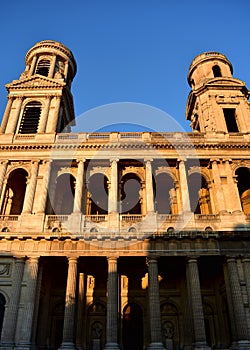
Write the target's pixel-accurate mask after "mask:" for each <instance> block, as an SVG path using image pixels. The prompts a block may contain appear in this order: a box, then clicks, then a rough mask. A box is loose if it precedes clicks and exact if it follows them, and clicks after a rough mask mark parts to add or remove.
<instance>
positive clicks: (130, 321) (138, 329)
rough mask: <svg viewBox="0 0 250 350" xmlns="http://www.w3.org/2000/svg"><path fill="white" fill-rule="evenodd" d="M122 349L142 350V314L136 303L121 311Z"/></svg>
mask: <svg viewBox="0 0 250 350" xmlns="http://www.w3.org/2000/svg"><path fill="white" fill-rule="evenodd" d="M123 349H124V350H143V314H142V309H141V308H140V306H139V305H137V304H136V303H130V304H128V305H126V306H125V308H124V310H123Z"/></svg>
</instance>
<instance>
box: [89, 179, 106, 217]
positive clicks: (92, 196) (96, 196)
mask: <svg viewBox="0 0 250 350" xmlns="http://www.w3.org/2000/svg"><path fill="white" fill-rule="evenodd" d="M87 195H88V198H87V207H86V214H87V215H98V214H103V215H104V214H107V213H108V179H107V177H106V176H105V175H104V174H101V173H99V174H94V175H92V176H91V177H90V178H89V182H88V194H87Z"/></svg>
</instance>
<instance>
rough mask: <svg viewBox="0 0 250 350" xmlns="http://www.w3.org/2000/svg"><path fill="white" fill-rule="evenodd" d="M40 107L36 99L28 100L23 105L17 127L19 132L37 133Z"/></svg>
mask: <svg viewBox="0 0 250 350" xmlns="http://www.w3.org/2000/svg"><path fill="white" fill-rule="evenodd" d="M41 107H42V105H41V103H40V102H37V101H34V102H30V103H28V104H27V105H26V106H25V109H24V112H23V116H22V120H21V124H20V127H19V134H35V133H37V130H38V124H39V120H40V115H41Z"/></svg>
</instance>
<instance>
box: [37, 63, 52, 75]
mask: <svg viewBox="0 0 250 350" xmlns="http://www.w3.org/2000/svg"><path fill="white" fill-rule="evenodd" d="M49 67H50V61H49V60H40V61H39V62H38V64H37V67H36V74H40V75H43V76H45V77H47V76H48V75H49Z"/></svg>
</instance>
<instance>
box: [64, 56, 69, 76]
mask: <svg viewBox="0 0 250 350" xmlns="http://www.w3.org/2000/svg"><path fill="white" fill-rule="evenodd" d="M68 70H69V62H68V61H66V62H65V66H64V77H65V81H66V80H68V79H67V75H68Z"/></svg>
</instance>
